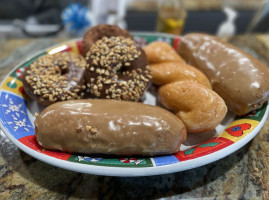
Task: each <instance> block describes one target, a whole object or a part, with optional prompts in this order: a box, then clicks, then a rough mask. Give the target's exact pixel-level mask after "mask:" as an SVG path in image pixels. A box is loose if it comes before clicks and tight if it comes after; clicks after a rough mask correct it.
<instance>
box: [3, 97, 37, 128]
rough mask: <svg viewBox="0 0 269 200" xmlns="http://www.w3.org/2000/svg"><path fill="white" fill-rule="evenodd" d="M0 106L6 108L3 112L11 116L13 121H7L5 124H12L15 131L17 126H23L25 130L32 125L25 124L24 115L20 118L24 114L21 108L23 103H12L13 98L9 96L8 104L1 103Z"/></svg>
mask: <svg viewBox="0 0 269 200" xmlns="http://www.w3.org/2000/svg"><path fill="white" fill-rule="evenodd" d="M2 107H4V108H6V110H5V114H6V115H8V114H10V116H11V117H12V119H13V121H8V122H7V124H9V125H13V130H14V131H15V132H16V131H17V130H18V129H19V128H23V129H24V130H25V131H27V132H29V131H30V130H29V128H32V126H31V125H28V124H26V117H24V118H23V119H20V118H22V117H23V115H26V114H25V112H24V111H23V110H22V107H23V103H20V104H18V105H16V104H14V102H13V100H12V99H11V98H9V104H8V105H7V104H2Z"/></svg>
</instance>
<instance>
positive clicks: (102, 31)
mask: <svg viewBox="0 0 269 200" xmlns="http://www.w3.org/2000/svg"><path fill="white" fill-rule="evenodd" d="M112 36H122V37H124V38H130V39H133V37H132V36H131V35H130V33H129V32H128V31H126V30H123V29H121V28H120V27H118V26H115V25H108V24H101V25H97V26H95V27H93V28H91V29H89V30H88V31H87V32H86V33H85V35H84V37H83V40H82V55H83V56H86V54H87V52H88V51H89V50H90V48H91V46H92V45H93V44H94V43H95V42H96V41H97V40H100V39H102V38H103V37H112Z"/></svg>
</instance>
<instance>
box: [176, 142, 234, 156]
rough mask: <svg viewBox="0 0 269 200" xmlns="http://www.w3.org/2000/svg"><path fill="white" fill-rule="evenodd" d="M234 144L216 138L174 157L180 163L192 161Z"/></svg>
mask: <svg viewBox="0 0 269 200" xmlns="http://www.w3.org/2000/svg"><path fill="white" fill-rule="evenodd" d="M233 143H234V142H233V141H231V140H229V139H227V138H223V137H214V138H211V139H210V140H208V141H206V142H203V143H201V144H199V145H196V146H194V147H191V148H189V149H186V150H184V151H180V152H178V153H177V154H175V155H174V156H175V157H176V158H177V159H178V160H179V161H184V160H191V159H194V158H198V157H202V156H205V155H208V154H211V153H214V152H216V151H219V150H220V149H223V148H225V147H227V146H229V145H231V144H233Z"/></svg>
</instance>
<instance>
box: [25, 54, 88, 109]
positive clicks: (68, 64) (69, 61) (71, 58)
mask: <svg viewBox="0 0 269 200" xmlns="http://www.w3.org/2000/svg"><path fill="white" fill-rule="evenodd" d="M85 65H86V62H85V60H84V58H83V57H82V56H80V55H77V54H74V53H69V52H63V53H57V54H51V55H50V54H47V55H44V56H42V57H39V58H38V59H37V60H36V61H34V62H33V63H32V64H31V65H30V66H29V67H28V68H27V69H26V71H25V74H24V77H23V88H24V90H25V92H26V94H27V95H28V96H29V97H30V98H32V99H33V100H35V101H37V102H39V103H41V104H43V105H50V104H52V103H55V102H57V101H65V100H72V99H80V98H81V97H83V95H84V90H85V89H86V86H85V82H84V69H85Z"/></svg>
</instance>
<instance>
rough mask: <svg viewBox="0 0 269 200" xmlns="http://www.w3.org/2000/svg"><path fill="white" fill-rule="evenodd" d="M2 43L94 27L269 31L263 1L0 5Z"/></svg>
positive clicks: (55, 0)
mask: <svg viewBox="0 0 269 200" xmlns="http://www.w3.org/2000/svg"><path fill="white" fill-rule="evenodd" d="M0 3H1V5H2V6H1V7H0V40H5V39H7V38H8V39H10V38H28V37H30V38H33V37H61V38H70V37H81V36H83V34H84V33H85V31H86V30H87V29H88V28H90V27H91V26H94V25H96V24H103V23H107V24H117V25H119V26H121V27H122V28H126V29H128V30H129V31H150V32H155V31H158V32H168V33H174V34H179V35H180V34H186V33H188V32H205V33H210V34H214V35H218V36H232V35H235V34H237V35H238V34H244V33H250V32H259V33H266V32H268V30H269V1H261V0H207V1H205V0H76V1H71V0H65V1H60V0H46V1H45V0H24V1H21V0H9V1H4V0H0Z"/></svg>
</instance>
